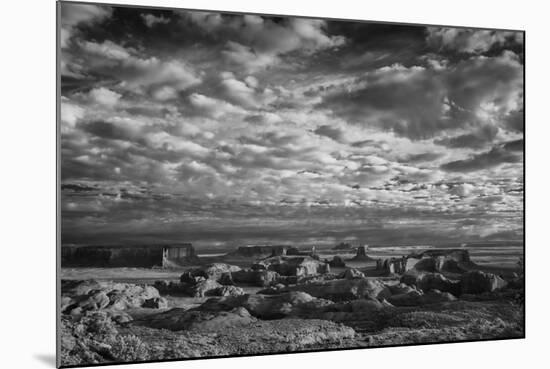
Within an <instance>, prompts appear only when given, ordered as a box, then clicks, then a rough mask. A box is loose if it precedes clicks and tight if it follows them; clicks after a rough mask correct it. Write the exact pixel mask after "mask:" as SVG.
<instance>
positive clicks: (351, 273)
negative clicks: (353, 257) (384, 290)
mask: <svg viewBox="0 0 550 369" xmlns="http://www.w3.org/2000/svg"><path fill="white" fill-rule="evenodd" d="M338 278H341V279H357V278H365V274H363V273H362V272H360V271H358V270H357V269H354V268H351V269H346V270H344V271H343V272H342V273H340V275H339V276H338Z"/></svg>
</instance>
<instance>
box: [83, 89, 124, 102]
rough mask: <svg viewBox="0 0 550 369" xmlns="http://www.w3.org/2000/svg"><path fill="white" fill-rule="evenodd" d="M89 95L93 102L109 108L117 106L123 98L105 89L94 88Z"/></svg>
mask: <svg viewBox="0 0 550 369" xmlns="http://www.w3.org/2000/svg"><path fill="white" fill-rule="evenodd" d="M89 95H90V97H91V98H92V100H93V101H95V102H96V103H98V104H101V105H104V106H107V107H113V106H115V105H116V104H117V103H118V100H119V99H120V98H121V97H122V95H121V94H119V93H117V92H115V91H111V90H109V89H108V88H105V87H99V88H94V89H92V90H91V91H90V93H89Z"/></svg>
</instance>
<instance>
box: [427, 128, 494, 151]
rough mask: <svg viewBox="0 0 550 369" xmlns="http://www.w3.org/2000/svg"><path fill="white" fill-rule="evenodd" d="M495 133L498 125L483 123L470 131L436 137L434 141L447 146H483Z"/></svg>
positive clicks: (490, 140)
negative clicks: (457, 134)
mask: <svg viewBox="0 0 550 369" xmlns="http://www.w3.org/2000/svg"><path fill="white" fill-rule="evenodd" d="M497 133H498V127H496V126H493V125H484V126H482V127H480V128H479V129H477V130H476V131H474V132H472V133H466V134H463V135H459V136H453V137H444V138H441V139H436V140H434V143H436V144H438V145H443V146H447V147H471V148H483V147H485V146H486V145H487V144H490V143H491V142H492V141H493V139H494V138H495V137H496V135H497Z"/></svg>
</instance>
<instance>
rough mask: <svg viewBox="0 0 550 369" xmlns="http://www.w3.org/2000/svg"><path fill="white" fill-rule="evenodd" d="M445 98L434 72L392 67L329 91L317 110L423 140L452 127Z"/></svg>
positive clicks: (369, 73)
mask: <svg viewBox="0 0 550 369" xmlns="http://www.w3.org/2000/svg"><path fill="white" fill-rule="evenodd" d="M445 97H446V91H445V88H444V84H443V82H442V80H441V78H439V76H438V75H436V74H434V72H433V71H430V70H426V69H424V68H422V67H411V68H406V67H404V66H402V65H393V66H391V67H383V68H379V69H377V70H375V71H372V72H368V73H366V74H365V75H364V76H362V77H360V78H357V79H356V80H355V81H354V82H352V83H351V84H344V85H342V86H338V87H336V88H333V89H331V90H329V92H328V93H327V94H326V95H325V96H324V98H323V101H322V102H321V103H319V104H318V105H317V107H318V108H325V109H330V110H331V111H332V112H333V113H334V114H335V115H337V116H340V117H342V118H343V119H346V120H348V121H350V122H352V123H355V124H359V125H362V126H365V127H377V128H381V129H385V130H389V131H393V132H395V133H397V134H399V135H403V136H406V137H410V138H415V139H421V138H426V137H430V136H432V135H433V134H434V133H436V132H438V131H440V130H442V129H445V128H449V127H451V126H453V122H451V121H450V120H449V119H447V117H446V116H445V113H446V105H445Z"/></svg>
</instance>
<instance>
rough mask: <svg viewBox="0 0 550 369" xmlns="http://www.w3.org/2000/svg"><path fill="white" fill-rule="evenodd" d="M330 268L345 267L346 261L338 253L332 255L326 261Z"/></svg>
mask: <svg viewBox="0 0 550 369" xmlns="http://www.w3.org/2000/svg"><path fill="white" fill-rule="evenodd" d="M328 264H329V265H330V267H331V268H345V267H346V263H345V262H344V260H342V258H341V257H340V256H338V255H336V256H334V257H333V258H332V260H331V261H329V263H328Z"/></svg>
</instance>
